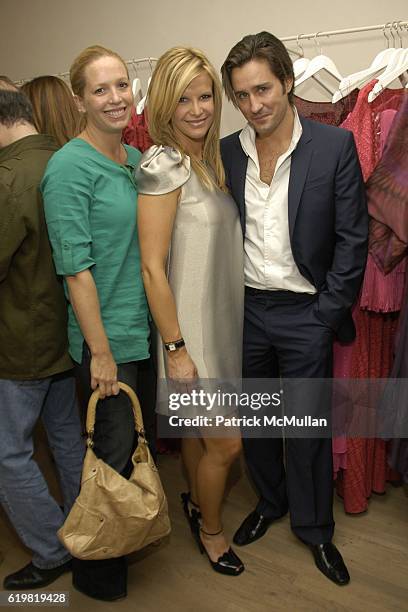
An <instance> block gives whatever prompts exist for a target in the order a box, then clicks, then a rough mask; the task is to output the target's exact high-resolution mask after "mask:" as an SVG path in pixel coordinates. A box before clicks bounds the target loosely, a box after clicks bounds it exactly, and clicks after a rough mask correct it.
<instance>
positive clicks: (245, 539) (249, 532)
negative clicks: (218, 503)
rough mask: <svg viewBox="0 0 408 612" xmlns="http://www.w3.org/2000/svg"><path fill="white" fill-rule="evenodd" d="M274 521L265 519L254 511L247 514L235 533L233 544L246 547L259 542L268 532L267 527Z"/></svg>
mask: <svg viewBox="0 0 408 612" xmlns="http://www.w3.org/2000/svg"><path fill="white" fill-rule="evenodd" d="M273 521H274V519H270V518H266V517H265V516H263V515H262V514H258V512H257V511H256V510H254V511H253V512H251V514H248V516H247V517H246V519H245V520H244V521H243V523H242V524H241V526H240V527H239V528H238V529H237V531H236V532H235V535H234V538H233V542H234V544H237V545H238V546H246V545H247V544H251V542H255V540H259V538H261V537H262V536H263V535H265V533H266V532H267V530H268V527H269V526H270V525H271V523H273Z"/></svg>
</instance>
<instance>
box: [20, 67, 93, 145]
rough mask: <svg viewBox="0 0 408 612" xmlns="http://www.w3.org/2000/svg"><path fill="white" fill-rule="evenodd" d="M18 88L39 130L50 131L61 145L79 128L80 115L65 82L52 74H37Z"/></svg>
mask: <svg viewBox="0 0 408 612" xmlns="http://www.w3.org/2000/svg"><path fill="white" fill-rule="evenodd" d="M21 90H22V91H23V92H24V93H25V94H26V96H27V97H28V98H29V100H30V102H31V104H32V107H33V111H34V124H35V127H36V128H37V130H38V132H39V133H40V134H50V135H51V136H54V138H55V140H56V141H57V142H58V144H59V145H60V146H61V147H62V146H63V145H64V144H65V143H67V142H68V141H69V140H71V138H75V136H78V134H79V133H80V132H81V131H82V129H83V127H84V124H83V119H82V116H81V114H80V112H79V111H78V109H77V107H76V104H75V101H74V97H73V95H72V92H71V90H70V88H69V87H68V85H67V84H66V83H65V82H64V81H63V80H62V79H59V78H58V77H55V76H40V77H37V78H35V79H33V80H32V81H29V82H28V83H24V85H23V86H22V87H21Z"/></svg>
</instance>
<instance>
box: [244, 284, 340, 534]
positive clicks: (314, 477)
mask: <svg viewBox="0 0 408 612" xmlns="http://www.w3.org/2000/svg"><path fill="white" fill-rule="evenodd" d="M316 306H317V296H315V295H308V294H297V293H292V292H289V291H261V290H256V289H252V288H248V287H247V288H246V292H245V321H244V346H243V377H244V379H245V378H279V377H282V378H288V379H309V378H321V379H323V378H331V377H332V347H333V331H332V329H331V328H330V327H329V326H328V325H326V324H325V323H324V322H322V321H321V320H320V319H319V318H318V316H317V315H316ZM315 399H316V401H317V402H319V401H320V402H325V403H326V405H325V406H324V407H323V409H324V410H326V412H327V411H329V410H330V406H328V405H327V403H330V397H328V396H327V393H326V395H325V396H322V397H320V398H319V397H316V398H315ZM243 445H244V452H245V457H246V461H247V465H248V469H249V472H250V475H251V477H252V480H253V482H254V484H255V487H256V489H257V491H258V493H259V496H260V498H259V503H258V506H257V511H258V512H259V513H260V514H263V515H264V516H266V517H268V518H278V517H280V516H283V515H284V514H286V512H287V511H288V509H289V512H290V520H291V527H292V530H293V532H294V533H295V534H296V535H297V536H298V537H299V538H300V539H301V540H302V541H304V542H307V543H311V544H319V543H323V542H328V541H330V540H331V538H332V535H333V530H334V520H333V467H332V442H331V438H321V439H319V438H310V437H309V438H294V437H288V438H286V439H285V440H284V441H283V439H282V438H267V437H263V438H249V437H247V438H245V439H244V440H243Z"/></svg>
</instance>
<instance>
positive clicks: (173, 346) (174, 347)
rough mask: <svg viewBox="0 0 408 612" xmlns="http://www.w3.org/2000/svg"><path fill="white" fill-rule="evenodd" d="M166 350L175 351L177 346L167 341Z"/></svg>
mask: <svg viewBox="0 0 408 612" xmlns="http://www.w3.org/2000/svg"><path fill="white" fill-rule="evenodd" d="M167 350H168V351H176V350H177V347H176V345H175V344H174V342H169V343H168V345H167Z"/></svg>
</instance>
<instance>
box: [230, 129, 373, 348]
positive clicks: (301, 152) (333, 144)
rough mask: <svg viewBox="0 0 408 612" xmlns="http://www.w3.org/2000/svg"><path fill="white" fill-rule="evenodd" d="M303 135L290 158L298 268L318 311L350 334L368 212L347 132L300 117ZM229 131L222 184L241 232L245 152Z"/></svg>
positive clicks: (291, 219)
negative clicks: (313, 289)
mask: <svg viewBox="0 0 408 612" xmlns="http://www.w3.org/2000/svg"><path fill="white" fill-rule="evenodd" d="M300 121H301V123H302V128H303V131H302V135H301V138H300V140H299V142H298V145H297V147H296V149H295V150H294V151H293V153H292V156H291V168H290V178H289V192H288V217H289V234H290V244H291V248H292V253H293V258H294V260H295V263H296V265H297V267H298V268H299V271H300V273H301V274H302V275H303V276H304V277H305V278H306V279H307V280H308V281H309V282H311V283H312V284H313V285H314V286H315V287H316V289H317V291H318V300H317V311H316V314H317V316H318V317H319V318H320V319H321V320H322V321H324V322H325V323H326V324H327V325H329V326H330V327H331V328H332V329H333V330H334V331H335V332H336V334H337V337H338V338H339V339H340V340H342V341H344V342H348V341H351V340H353V338H354V337H355V327H354V323H353V320H352V317H351V313H350V307H351V306H352V304H353V302H354V301H355V299H356V297H357V294H358V291H359V288H360V284H361V280H362V277H363V273H364V267H365V263H366V258H367V244H368V213H367V205H366V200H365V193H364V183H363V177H362V174H361V168H360V163H359V160H358V156H357V151H356V147H355V144H354V138H353V134H352V133H351V132H349V131H347V130H343V129H340V128H336V127H333V126H329V125H324V124H321V123H317V122H315V121H311V120H309V119H305V118H303V117H300ZM239 134H240V132H235V133H234V134H231V135H230V136H227V137H225V138H223V139H222V140H221V154H222V159H223V163H224V168H225V174H226V182H227V185H228V187H229V189H230V191H231V194H232V196H233V198H234V200H235V202H236V203H237V205H238V208H239V212H240V217H241V224H242V229H243V232H244V235H245V180H246V171H247V166H248V157H247V156H246V154H245V153H244V151H243V149H242V147H241V142H240V140H239Z"/></svg>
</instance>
